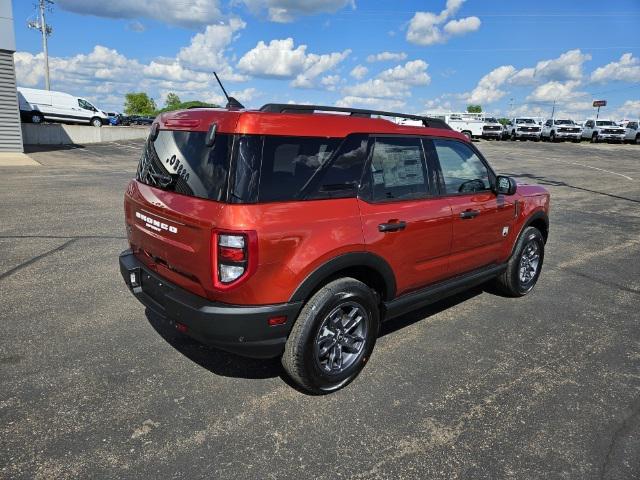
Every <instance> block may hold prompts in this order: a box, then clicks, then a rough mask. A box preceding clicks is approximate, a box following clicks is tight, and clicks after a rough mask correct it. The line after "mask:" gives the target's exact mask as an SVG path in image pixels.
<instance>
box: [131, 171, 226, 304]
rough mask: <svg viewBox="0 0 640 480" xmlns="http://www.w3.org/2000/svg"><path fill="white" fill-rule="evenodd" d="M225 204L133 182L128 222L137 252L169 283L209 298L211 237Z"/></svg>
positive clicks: (210, 284)
mask: <svg viewBox="0 0 640 480" xmlns="http://www.w3.org/2000/svg"><path fill="white" fill-rule="evenodd" d="M221 209H222V204H220V203H219V202H215V201H212V200H205V199H202V198H197V197H189V196H186V195H176V194H175V193H173V192H167V191H164V190H160V189H158V188H154V187H151V186H149V185H145V184H143V183H140V182H137V181H131V183H130V184H129V187H128V188H127V194H126V196H125V220H126V223H127V232H128V236H129V242H130V244H131V247H132V250H133V251H134V253H135V254H136V256H137V257H138V258H139V259H140V261H142V262H143V263H144V264H145V265H147V266H148V267H149V268H151V269H152V270H154V271H156V272H158V273H159V274H161V275H162V276H164V277H165V278H167V280H169V281H171V282H173V283H175V284H177V285H179V286H182V287H183V288H186V289H187V290H190V291H191V292H193V293H195V294H196V295H201V296H203V297H207V293H206V292H207V290H210V289H211V288H212V280H211V261H210V259H211V235H212V229H213V228H215V226H216V224H217V221H216V220H217V219H218V218H219V217H220V211H221Z"/></svg>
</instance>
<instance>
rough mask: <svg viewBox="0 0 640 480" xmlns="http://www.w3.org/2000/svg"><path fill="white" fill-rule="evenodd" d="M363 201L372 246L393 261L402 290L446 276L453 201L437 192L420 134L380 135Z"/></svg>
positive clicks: (362, 212)
mask: <svg viewBox="0 0 640 480" xmlns="http://www.w3.org/2000/svg"><path fill="white" fill-rule="evenodd" d="M371 141H372V142H373V145H372V153H371V155H370V160H369V162H368V164H367V169H366V171H365V175H364V178H363V182H362V188H361V192H360V195H359V200H358V204H359V207H360V216H361V219H362V228H363V233H364V238H365V242H366V248H367V249H368V250H369V251H370V252H372V253H375V254H377V255H379V256H380V257H382V258H384V259H385V260H386V261H387V263H389V264H390V266H391V268H392V269H393V271H394V274H395V280H396V286H397V288H396V294H397V295H401V294H403V293H406V292H408V291H411V290H416V289H418V288H420V287H423V286H425V285H428V284H430V283H433V282H436V281H438V280H442V279H444V278H445V277H446V276H447V275H448V272H447V266H448V255H449V249H450V246H451V207H450V204H449V202H448V200H447V199H445V198H438V197H437V196H436V195H435V192H436V191H435V187H436V185H435V182H434V179H435V178H436V177H435V175H432V174H434V173H435V172H433V169H430V168H428V167H427V162H426V161H425V155H424V149H423V145H422V140H421V139H420V138H419V137H377V138H374V139H372V140H371Z"/></svg>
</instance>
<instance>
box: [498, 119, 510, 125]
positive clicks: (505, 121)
mask: <svg viewBox="0 0 640 480" xmlns="http://www.w3.org/2000/svg"><path fill="white" fill-rule="evenodd" d="M498 122H500V123H501V124H502V125H506V124H507V123H509V119H508V118H504V117H502V118H499V119H498Z"/></svg>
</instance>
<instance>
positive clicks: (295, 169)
mask: <svg viewBox="0 0 640 480" xmlns="http://www.w3.org/2000/svg"><path fill="white" fill-rule="evenodd" d="M339 144H340V139H337V138H323V137H275V136H267V137H265V139H264V146H263V150H262V168H261V172H260V187H259V193H258V201H260V202H276V201H287V200H296V199H299V198H300V196H301V194H302V193H303V190H304V189H305V187H306V186H307V184H308V182H309V181H310V180H311V179H312V177H313V176H314V174H315V172H316V171H318V170H319V169H321V168H322V167H323V166H324V164H325V162H326V161H327V160H329V158H330V157H331V155H332V154H333V152H334V151H335V149H336V148H337V147H338V145H339Z"/></svg>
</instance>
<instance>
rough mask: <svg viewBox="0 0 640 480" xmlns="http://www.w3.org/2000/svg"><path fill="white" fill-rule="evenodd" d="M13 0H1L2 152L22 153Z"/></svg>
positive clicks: (0, 111)
mask: <svg viewBox="0 0 640 480" xmlns="http://www.w3.org/2000/svg"><path fill="white" fill-rule="evenodd" d="M15 51H16V40H15V35H14V31H13V13H12V10H11V0H0V152H22V151H23V148H22V130H21V126H20V111H19V110H18V93H17V90H16V69H15V64H14V63H13V53H14V52H15Z"/></svg>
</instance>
